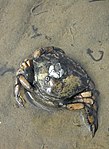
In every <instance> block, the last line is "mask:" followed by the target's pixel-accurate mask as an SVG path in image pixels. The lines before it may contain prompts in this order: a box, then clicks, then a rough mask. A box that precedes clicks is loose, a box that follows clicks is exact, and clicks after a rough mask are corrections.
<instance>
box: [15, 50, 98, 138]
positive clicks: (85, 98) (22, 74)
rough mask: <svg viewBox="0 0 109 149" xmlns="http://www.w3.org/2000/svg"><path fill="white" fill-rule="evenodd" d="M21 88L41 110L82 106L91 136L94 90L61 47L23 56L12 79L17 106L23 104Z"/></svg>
mask: <svg viewBox="0 0 109 149" xmlns="http://www.w3.org/2000/svg"><path fill="white" fill-rule="evenodd" d="M22 89H24V90H25V92H26V93H27V94H28V96H29V97H30V99H31V102H32V103H33V104H35V105H36V106H40V107H42V108H44V109H49V108H50V107H52V108H58V109H59V108H64V109H68V110H72V111H73V110H80V109H83V110H84V111H85V115H86V116H85V117H86V120H87V123H88V126H89V128H90V131H91V132H92V137H94V135H95V132H96V131H97V129H98V101H97V98H98V91H97V90H96V89H95V85H94V83H93V81H92V80H91V78H90V77H89V76H88V74H87V73H86V71H85V70H84V69H83V68H82V67H81V66H80V64H78V63H77V62H75V61H74V60H73V59H71V58H69V57H68V56H66V54H65V52H64V51H63V50H61V49H59V48H55V47H45V48H40V49H38V50H36V51H35V52H34V53H33V54H32V55H31V56H30V57H29V58H28V59H25V60H24V61H23V62H22V63H21V64H20V67H19V69H18V70H17V72H16V81H15V98H16V101H17V103H18V104H19V105H20V106H24V104H25V99H24V97H23V94H22Z"/></svg>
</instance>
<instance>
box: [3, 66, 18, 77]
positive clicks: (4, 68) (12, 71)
mask: <svg viewBox="0 0 109 149" xmlns="http://www.w3.org/2000/svg"><path fill="white" fill-rule="evenodd" d="M8 72H11V73H14V72H15V69H14V68H13V67H11V68H7V66H6V64H5V65H3V66H0V76H3V75H4V74H5V73H8Z"/></svg>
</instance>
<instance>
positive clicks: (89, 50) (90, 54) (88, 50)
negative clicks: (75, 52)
mask: <svg viewBox="0 0 109 149" xmlns="http://www.w3.org/2000/svg"><path fill="white" fill-rule="evenodd" d="M98 52H99V53H100V54H101V56H100V58H98V59H96V58H95V57H94V56H93V55H92V53H93V51H92V50H91V49H89V48H88V49H87V54H88V55H89V56H90V57H91V58H92V59H93V60H94V61H96V62H97V61H100V60H102V58H103V55H104V51H98Z"/></svg>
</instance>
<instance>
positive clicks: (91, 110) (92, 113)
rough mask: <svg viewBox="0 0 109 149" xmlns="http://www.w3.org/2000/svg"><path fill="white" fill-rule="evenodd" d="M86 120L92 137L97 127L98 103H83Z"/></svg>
mask: <svg viewBox="0 0 109 149" xmlns="http://www.w3.org/2000/svg"><path fill="white" fill-rule="evenodd" d="M85 113H86V120H87V122H88V125H89V129H90V131H91V132H92V137H94V135H95V133H96V131H97V129H98V105H97V103H96V102H95V103H94V104H93V105H89V104H86V105H85Z"/></svg>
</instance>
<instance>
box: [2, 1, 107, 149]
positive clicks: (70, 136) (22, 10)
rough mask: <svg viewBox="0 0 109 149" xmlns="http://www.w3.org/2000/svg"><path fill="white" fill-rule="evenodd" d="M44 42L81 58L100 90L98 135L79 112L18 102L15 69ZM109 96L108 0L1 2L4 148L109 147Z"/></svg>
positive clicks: (65, 148)
mask: <svg viewBox="0 0 109 149" xmlns="http://www.w3.org/2000/svg"><path fill="white" fill-rule="evenodd" d="M44 46H56V47H60V48H62V49H63V50H64V51H65V52H66V53H67V55H69V56H70V57H72V58H74V59H75V60H77V61H79V62H80V63H81V64H82V66H83V67H84V68H85V69H86V70H87V72H88V73H89V75H90V76H91V78H92V79H93V80H94V82H95V84H96V88H97V89H98V90H99V91H100V98H99V128H98V131H97V133H96V135H95V137H94V138H93V139H91V137H90V135H89V132H88V130H87V128H86V127H85V125H84V123H83V122H82V120H81V118H80V112H79V111H75V112H70V111H66V110H65V111H58V112H55V113H48V112H45V111H42V110H40V109H37V108H35V107H34V106H32V105H31V104H30V103H29V102H27V104H26V108H18V107H17V106H16V102H15V99H14V96H13V85H14V79H15V70H16V69H17V68H18V66H19V63H20V62H21V61H22V60H23V59H24V58H26V57H27V56H28V55H29V54H30V53H31V52H33V51H34V50H35V49H37V48H39V47H44ZM88 49H89V50H88ZM90 50H91V51H93V53H91V55H90V54H89V53H90ZM87 51H89V52H88V53H87ZM100 51H102V52H100ZM102 54H103V57H101V56H102ZM108 95H109V0H104V1H103V0H102V1H95V2H92V1H91V0H43V1H42V0H0V149H84V148H85V149H108V148H109V97H108Z"/></svg>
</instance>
